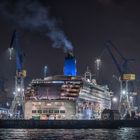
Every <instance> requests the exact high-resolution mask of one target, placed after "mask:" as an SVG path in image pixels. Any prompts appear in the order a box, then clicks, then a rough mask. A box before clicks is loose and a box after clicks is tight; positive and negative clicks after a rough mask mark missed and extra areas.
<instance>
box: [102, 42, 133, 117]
mask: <svg viewBox="0 0 140 140" xmlns="http://www.w3.org/2000/svg"><path fill="white" fill-rule="evenodd" d="M105 49H107V51H108V52H109V54H110V56H111V58H112V60H113V62H114V64H115V66H116V68H117V70H118V72H119V82H120V95H119V98H120V99H119V108H118V110H119V112H120V114H121V117H122V118H125V116H126V115H128V114H129V115H130V116H131V113H132V112H136V107H134V105H133V92H134V91H133V89H131V88H130V87H129V83H130V82H132V81H134V80H135V74H133V73H131V72H130V71H129V69H128V64H129V63H130V62H133V61H134V59H127V58H125V57H124V56H123V55H122V54H121V52H120V51H119V50H118V48H117V47H116V46H115V45H114V44H113V43H112V42H111V41H108V42H107V43H106V44H105ZM114 51H115V52H116V54H117V55H118V56H119V57H120V58H121V60H122V64H120V63H119V61H118V60H117V58H116V57H115V56H114V54H113V52H114ZM103 53H104V50H103V52H102V54H101V55H103ZM100 57H101V56H100Z"/></svg>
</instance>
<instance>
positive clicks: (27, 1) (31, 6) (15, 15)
mask: <svg viewBox="0 0 140 140" xmlns="http://www.w3.org/2000/svg"><path fill="white" fill-rule="evenodd" d="M0 11H1V13H2V14H3V15H4V17H6V18H8V19H10V20H12V21H14V22H15V23H16V24H17V25H18V26H20V27H22V28H27V29H32V30H37V31H41V32H42V31H43V32H44V31H46V32H45V35H47V36H48V37H49V38H50V39H51V40H52V41H53V47H54V48H63V49H64V50H65V51H72V50H73V47H72V44H71V42H70V41H69V40H68V39H67V37H66V35H65V33H64V32H63V31H62V30H61V29H60V28H59V26H58V23H57V21H56V19H55V18H51V17H50V16H49V11H48V8H47V7H46V6H43V5H42V4H41V3H40V2H39V0H34V1H32V0H12V1H3V2H1V1H0Z"/></svg>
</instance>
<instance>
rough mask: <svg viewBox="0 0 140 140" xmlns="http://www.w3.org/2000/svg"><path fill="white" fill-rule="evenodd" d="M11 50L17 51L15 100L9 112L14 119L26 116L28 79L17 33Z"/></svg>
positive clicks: (14, 33)
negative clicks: (25, 105)
mask: <svg viewBox="0 0 140 140" xmlns="http://www.w3.org/2000/svg"><path fill="white" fill-rule="evenodd" d="M10 48H13V49H14V50H15V60H16V75H15V91H14V99H13V101H12V104H11V106H10V111H9V112H10V113H11V114H12V116H13V117H16V118H21V117H23V114H24V78H25V77H26V70H24V69H23V53H22V52H21V49H20V47H19V45H18V37H17V31H14V32H13V35H12V39H11V43H10Z"/></svg>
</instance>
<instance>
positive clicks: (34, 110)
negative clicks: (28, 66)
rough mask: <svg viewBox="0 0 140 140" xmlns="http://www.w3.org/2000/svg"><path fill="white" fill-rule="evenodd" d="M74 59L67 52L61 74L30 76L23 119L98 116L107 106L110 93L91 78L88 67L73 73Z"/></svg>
mask: <svg viewBox="0 0 140 140" xmlns="http://www.w3.org/2000/svg"><path fill="white" fill-rule="evenodd" d="M76 73H77V70H76V60H75V57H74V56H73V54H72V53H68V54H67V56H66V57H65V61H64V75H53V76H47V77H45V78H43V79H33V80H32V81H31V83H30V84H29V85H28V87H27V89H26V90H25V104H24V118H25V119H39V120H50V119H56V120H65V119H66V120H71V119H78V120H80V119H81V120H89V119H100V118H101V112H102V111H103V110H104V109H110V108H111V92H110V91H109V88H108V87H107V86H101V85H98V84H97V83H96V80H95V79H92V75H91V72H90V70H89V69H87V71H86V72H85V74H84V76H77V74H76Z"/></svg>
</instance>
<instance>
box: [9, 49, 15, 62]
mask: <svg viewBox="0 0 140 140" xmlns="http://www.w3.org/2000/svg"><path fill="white" fill-rule="evenodd" d="M13 50H14V48H8V51H9V59H10V60H11V59H12V53H13Z"/></svg>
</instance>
